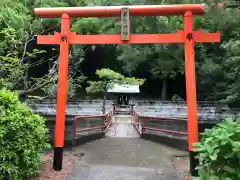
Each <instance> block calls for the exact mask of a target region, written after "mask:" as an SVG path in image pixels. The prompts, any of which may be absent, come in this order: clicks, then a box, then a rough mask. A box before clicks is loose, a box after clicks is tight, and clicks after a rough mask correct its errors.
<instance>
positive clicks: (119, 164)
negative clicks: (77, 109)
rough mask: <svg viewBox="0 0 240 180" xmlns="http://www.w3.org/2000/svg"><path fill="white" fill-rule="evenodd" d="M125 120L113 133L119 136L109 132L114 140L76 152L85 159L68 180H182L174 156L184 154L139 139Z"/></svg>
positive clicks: (100, 142) (96, 142)
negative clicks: (174, 164) (175, 165)
mask: <svg viewBox="0 0 240 180" xmlns="http://www.w3.org/2000/svg"><path fill="white" fill-rule="evenodd" d="M123 119H124V118H120V120H119V118H117V119H116V121H115V123H114V124H113V127H112V129H110V131H111V132H113V133H114V132H115V136H112V135H111V133H109V132H108V136H110V137H106V138H103V139H100V140H95V141H92V142H90V143H87V144H84V145H82V146H79V147H76V148H75V149H74V150H75V151H76V153H81V154H82V153H84V154H85V155H84V156H83V158H82V159H81V161H80V163H79V164H78V165H77V166H76V167H75V169H74V170H73V171H72V172H71V173H69V174H68V175H67V176H66V177H65V180H180V177H179V174H178V172H177V170H176V169H175V168H174V166H173V164H172V156H175V155H183V154H184V152H181V151H179V150H176V149H172V148H169V147H166V146H164V145H161V144H158V143H154V142H151V141H149V140H144V139H141V138H139V137H138V136H139V135H138V134H137V132H136V130H135V129H134V127H133V125H132V124H130V123H126V122H124V121H125V120H126V119H127V118H125V120H123ZM116 123H117V124H116ZM114 129H115V131H114ZM128 130H129V131H128ZM134 130H135V131H134ZM136 134H137V136H136ZM134 136H136V137H134ZM122 137H124V138H122ZM126 137H128V138H126ZM130 137H131V138H130Z"/></svg>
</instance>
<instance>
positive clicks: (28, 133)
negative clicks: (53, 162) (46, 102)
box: [0, 89, 48, 180]
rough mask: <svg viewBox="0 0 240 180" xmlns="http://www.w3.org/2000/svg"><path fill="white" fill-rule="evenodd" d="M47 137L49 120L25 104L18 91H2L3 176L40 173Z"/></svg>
mask: <svg viewBox="0 0 240 180" xmlns="http://www.w3.org/2000/svg"><path fill="white" fill-rule="evenodd" d="M47 139H48V138H47V129H46V128H45V119H44V118H42V117H41V116H39V115H36V114H34V113H33V112H32V111H31V110H30V109H29V108H28V107H27V106H26V105H25V104H22V103H21V102H20V101H19V100H18V96H17V94H16V93H14V92H10V91H8V90H6V89H2V90H0V179H1V180H22V179H23V180H26V179H27V178H29V177H32V176H34V175H36V174H37V171H38V169H39V165H40V158H41V153H42V150H43V149H44V148H45V147H47V146H48V144H47Z"/></svg>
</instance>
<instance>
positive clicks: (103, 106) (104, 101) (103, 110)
mask: <svg viewBox="0 0 240 180" xmlns="http://www.w3.org/2000/svg"><path fill="white" fill-rule="evenodd" d="M106 99H107V93H105V92H104V96H103V105H102V112H103V114H105V113H106Z"/></svg>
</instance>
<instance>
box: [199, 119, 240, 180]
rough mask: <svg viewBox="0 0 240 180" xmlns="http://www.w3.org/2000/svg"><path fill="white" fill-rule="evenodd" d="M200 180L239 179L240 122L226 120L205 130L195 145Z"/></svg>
mask: <svg viewBox="0 0 240 180" xmlns="http://www.w3.org/2000/svg"><path fill="white" fill-rule="evenodd" d="M195 146H196V147H197V148H195V151H196V152H198V153H199V157H198V158H199V161H200V163H199V167H198V169H199V175H200V177H199V178H198V179H200V180H239V179H240V121H233V120H229V119H228V120H226V121H223V122H221V123H219V124H218V125H217V126H216V127H214V128H213V129H210V130H206V131H205V133H204V135H203V137H202V139H201V141H200V142H199V143H196V144H195Z"/></svg>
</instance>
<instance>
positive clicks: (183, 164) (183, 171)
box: [172, 156, 193, 180]
mask: <svg viewBox="0 0 240 180" xmlns="http://www.w3.org/2000/svg"><path fill="white" fill-rule="evenodd" d="M172 163H173V165H174V167H175V168H176V169H177V170H178V172H179V173H180V175H181V180H192V179H193V178H192V176H191V175H190V172H189V159H188V157H187V156H182V157H173V161H172Z"/></svg>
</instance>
